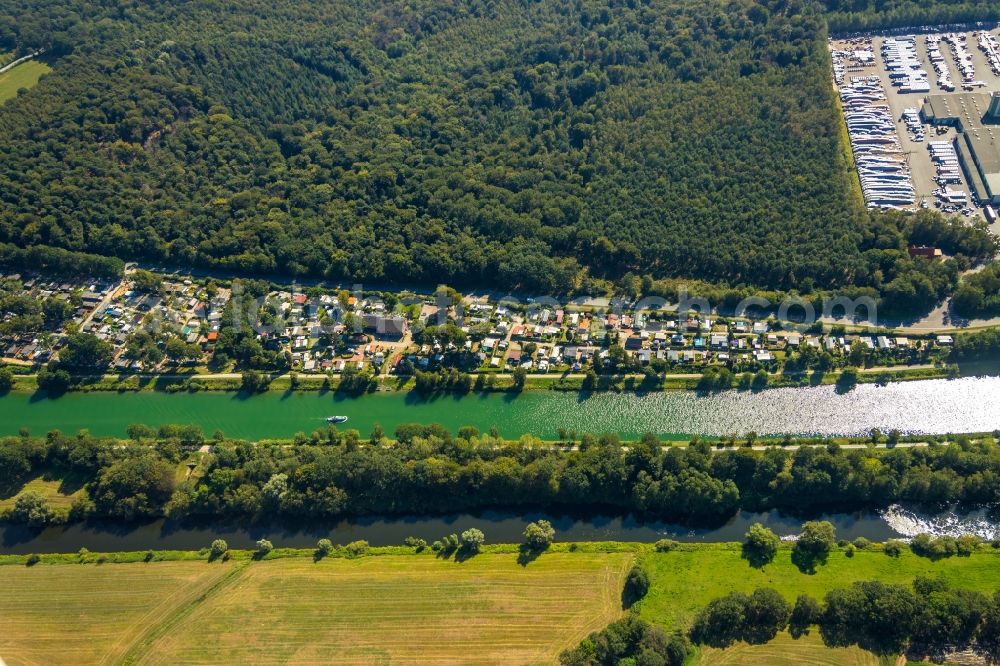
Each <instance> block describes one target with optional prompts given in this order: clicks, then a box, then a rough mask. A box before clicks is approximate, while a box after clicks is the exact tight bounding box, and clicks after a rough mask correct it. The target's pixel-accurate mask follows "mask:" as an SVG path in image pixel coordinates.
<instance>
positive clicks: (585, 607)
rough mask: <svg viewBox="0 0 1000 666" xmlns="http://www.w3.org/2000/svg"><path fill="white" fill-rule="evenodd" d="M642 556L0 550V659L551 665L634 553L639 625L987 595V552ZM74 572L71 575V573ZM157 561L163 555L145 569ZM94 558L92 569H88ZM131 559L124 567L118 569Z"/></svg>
mask: <svg viewBox="0 0 1000 666" xmlns="http://www.w3.org/2000/svg"><path fill="white" fill-rule="evenodd" d="M648 551H649V546H643V545H637V544H614V543H592V544H580V545H579V546H571V545H569V544H556V545H555V546H554V547H553V549H552V550H551V551H550V552H546V553H544V554H542V555H541V556H539V557H538V558H536V559H532V560H531V561H529V562H525V561H523V560H521V561H520V562H519V554H518V550H517V548H516V546H512V545H499V546H488V547H487V548H486V552H484V553H483V554H480V555H476V556H474V557H471V558H468V559H465V560H464V561H456V560H454V559H447V560H446V559H443V558H439V557H436V556H435V555H434V553H432V552H431V551H424V552H422V553H414V552H413V550H412V549H408V548H403V547H390V548H375V549H371V551H370V552H369V554H368V555H367V556H363V557H357V558H348V557H345V556H344V553H343V551H338V552H337V553H336V554H335V555H334V556H332V557H329V558H324V559H322V560H320V561H314V559H313V557H312V552H311V551H308V550H292V549H277V550H275V551H273V552H272V553H271V554H269V555H268V556H267V557H266V558H265V559H264V561H254V560H253V559H252V557H251V554H250V553H249V552H247V551H235V552H233V553H232V559H230V560H229V561H228V562H221V561H217V562H212V563H209V562H206V561H205V560H206V557H207V555H206V553H205V552H204V551H203V552H201V553H196V552H174V551H165V552H157V553H155V554H154V555H152V557H153V559H154V561H151V562H145V563H144V562H143V559H144V558H145V554H144V553H119V554H109V555H105V556H98V555H96V554H93V553H90V554H86V555H84V556H82V557H81V556H79V555H44V556H42V557H41V562H40V563H38V564H36V565H34V566H31V567H25V566H23V563H24V562H25V559H26V558H25V557H23V556H0V564H9V565H17V564H22V566H0V586H3V588H4V589H16V590H18V594H17V595H8V596H7V597H5V598H2V599H0V654H3V655H4V659H6V660H7V663H8V664H11V665H12V666H13V664H19V663H28V662H35V663H51V664H58V663H68V662H71V661H72V662H74V663H80V662H81V661H86V662H88V663H110V662H125V663H179V662H192V661H197V662H199V663H233V662H238V661H247V660H253V659H258V658H260V657H261V656H262V655H266V658H267V660H269V661H295V662H298V663H310V662H318V661H329V660H331V659H332V660H334V661H339V662H340V663H372V662H373V661H386V662H399V663H410V662H413V661H415V660H417V659H418V658H419V659H420V660H422V661H428V662H434V663H445V662H449V663H454V662H463V663H467V662H481V663H501V662H502V663H517V664H520V663H553V662H554V661H555V659H556V656H557V655H558V653H559V651H560V650H562V649H564V648H565V647H568V646H570V645H572V644H575V643H576V642H578V641H579V640H580V639H581V638H582V637H583V636H585V635H586V634H587V633H588V632H590V631H592V630H594V629H597V628H600V627H602V626H604V625H605V624H607V623H608V622H610V621H611V620H613V619H615V618H616V617H618V616H619V614H620V613H622V610H621V600H620V592H621V588H622V582H623V577H624V574H625V572H626V571H627V569H628V567H629V566H630V563H631V562H632V560H633V558H634V557H636V556H637V555H638V556H641V557H644V559H645V562H646V566H647V567H648V569H649V571H650V573H651V579H652V586H651V591H650V593H649V595H648V596H647V598H646V599H645V600H644V601H642V602H640V604H639V613H640V614H641V616H642V617H644V618H646V619H648V620H651V621H653V622H657V623H661V624H663V625H664V626H667V627H670V628H682V629H683V628H686V627H687V626H689V624H690V622H691V619H692V618H693V616H694V614H695V613H696V612H697V611H698V610H699V609H700V608H701V607H702V606H703V605H704V604H705V603H707V602H708V601H709V600H711V599H713V598H716V597H718V596H721V595H722V594H724V593H726V592H728V591H730V590H744V591H751V590H753V589H754V588H756V587H758V586H770V587H774V588H776V589H777V590H779V591H780V592H781V593H782V594H784V595H785V596H786V597H787V598H788V599H789V600H793V599H794V598H795V597H796V596H797V595H798V594H801V593H807V594H811V595H813V596H815V597H817V598H822V596H823V595H824V594H825V592H826V591H827V590H829V589H830V588H832V587H838V586H843V585H848V584H850V583H851V582H852V581H855V580H862V579H872V578H878V579H880V580H883V581H886V582H897V583H903V584H909V583H910V582H911V581H912V580H913V578H914V577H915V576H917V575H940V576H944V577H945V578H946V579H948V580H949V581H950V582H951V583H952V584H954V585H956V586H959V587H965V588H969V589H977V590H982V591H992V590H994V589H997V588H998V587H1000V552H997V551H994V550H992V549H989V548H988V547H983V549H982V550H981V552H978V553H976V554H974V555H972V556H971V557H964V558H959V557H955V558H950V559H945V560H940V561H937V562H932V561H930V560H926V559H922V558H918V557H916V556H914V555H912V554H910V553H908V552H904V553H903V555H902V556H901V557H899V558H898V559H894V558H890V557H888V556H887V555H885V554H884V553H882V552H879V551H878V550H877V548H873V549H871V550H862V551H858V552H857V553H855V555H854V557H853V558H848V557H847V556H846V555H845V554H844V553H843V552H841V551H838V552H834V553H833V554H831V556H830V558H829V561H828V562H827V563H826V564H825V565H822V566H820V567H819V569H818V571H817V573H815V574H813V575H809V574H805V573H801V572H800V571H799V570H798V569H797V568H796V567H795V566H794V565H793V564H792V563H791V559H790V552H791V551H790V549H789V548H788V547H787V546H785V547H783V549H782V550H781V551H780V552H779V554H778V557H777V560H776V561H775V562H774V563H772V564H770V565H768V566H766V567H764V568H763V569H762V570H758V569H753V568H751V567H750V566H749V565H748V564H747V563H746V562H745V561H744V560H742V559H741V558H740V551H739V547H738V545H737V544H691V545H682V546H679V547H678V548H677V549H676V550H674V551H671V552H668V553H651V552H648ZM81 560H82V561H83V563H79V562H80V561H81ZM161 560H163V561H161ZM98 562H101V563H100V564H98ZM126 562H131V563H126ZM693 663H698V664H706V665H707V664H735V663H739V664H824V663H827V664H877V663H879V662H878V660H877V659H876V658H875V657H874V655H871V654H869V653H867V652H864V651H862V650H859V649H856V648H851V649H836V650H834V649H830V648H827V647H825V646H823V644H822V642H821V641H820V640H819V637H818V636H817V635H816V632H815V631H814V632H812V633H811V634H810V635H809V636H806V637H804V638H801V639H798V640H792V639H791V638H790V637H789V636H787V635H781V636H779V637H778V639H777V640H776V641H773V642H771V643H769V644H767V645H763V646H746V645H736V646H733V647H732V648H729V649H727V650H713V649H702V650H699V651H698V653H697V654H696V655H695V656H694V658H693Z"/></svg>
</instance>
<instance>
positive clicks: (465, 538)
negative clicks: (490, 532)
mask: <svg viewBox="0 0 1000 666" xmlns="http://www.w3.org/2000/svg"><path fill="white" fill-rule="evenodd" d="M460 541H461V544H462V550H465V551H468V552H470V553H478V552H479V550H480V549H481V548H482V547H483V544H484V543H485V542H486V535H485V534H483V531H482V530H480V529H476V528H475V527H473V528H470V529H467V530H465V531H464V532H462V537H461V540H460Z"/></svg>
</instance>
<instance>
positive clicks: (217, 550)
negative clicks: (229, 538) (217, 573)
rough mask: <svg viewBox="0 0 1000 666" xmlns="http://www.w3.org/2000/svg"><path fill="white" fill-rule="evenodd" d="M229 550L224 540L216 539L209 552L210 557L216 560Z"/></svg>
mask: <svg viewBox="0 0 1000 666" xmlns="http://www.w3.org/2000/svg"><path fill="white" fill-rule="evenodd" d="M228 550H229V544H228V543H226V542H225V540H223V539H216V540H215V541H213V542H212V548H211V550H210V551H209V555H210V556H211V557H212V558H213V559H214V558H216V557H219V556H221V555H222V554H223V553H225V552H227V551H228Z"/></svg>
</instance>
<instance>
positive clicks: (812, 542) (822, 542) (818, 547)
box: [795, 520, 837, 556]
mask: <svg viewBox="0 0 1000 666" xmlns="http://www.w3.org/2000/svg"><path fill="white" fill-rule="evenodd" d="M836 543H837V531H836V529H835V528H834V527H833V524H832V523H830V522H829V521H826V520H817V521H809V522H807V523H803V524H802V534H800V535H799V538H798V541H796V542H795V547H796V548H797V549H801V550H803V551H805V552H807V553H810V554H812V555H817V556H824V555H826V554H827V553H829V552H830V549H831V548H833V546H834V545H835V544H836Z"/></svg>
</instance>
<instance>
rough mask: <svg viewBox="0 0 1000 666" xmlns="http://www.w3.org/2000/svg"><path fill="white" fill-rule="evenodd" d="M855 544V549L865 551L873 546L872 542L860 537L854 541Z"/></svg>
mask: <svg viewBox="0 0 1000 666" xmlns="http://www.w3.org/2000/svg"><path fill="white" fill-rule="evenodd" d="M853 543H854V547H855V548H857V549H858V550H865V549H866V548H868V546H870V545H871V543H872V542H871V541H869V540H868V539H866V538H864V537H858V538H857V539H855V540H854V542H853Z"/></svg>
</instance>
